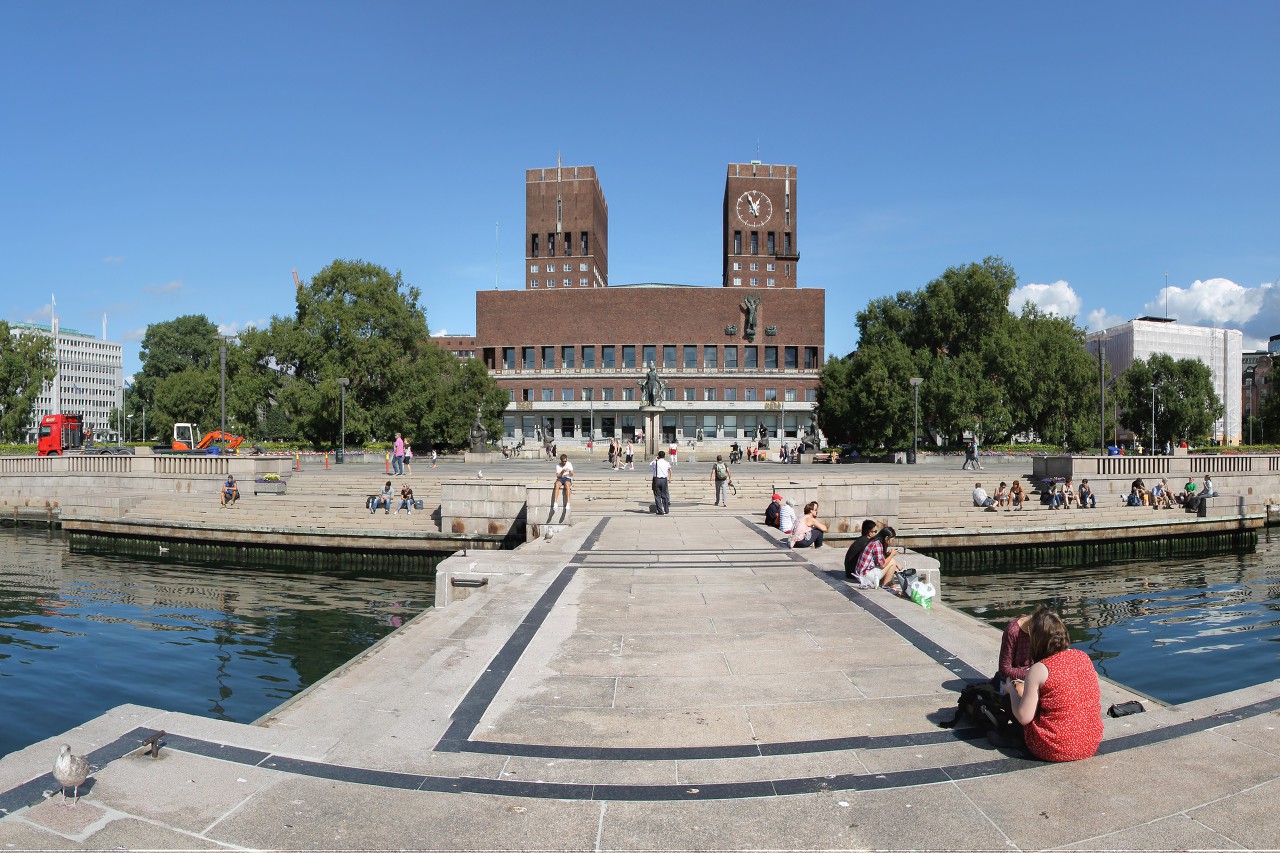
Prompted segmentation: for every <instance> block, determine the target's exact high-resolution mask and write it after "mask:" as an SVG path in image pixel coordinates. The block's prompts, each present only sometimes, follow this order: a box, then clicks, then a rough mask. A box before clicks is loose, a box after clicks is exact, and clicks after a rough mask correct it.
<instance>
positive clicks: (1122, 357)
mask: <svg viewBox="0 0 1280 853" xmlns="http://www.w3.org/2000/svg"><path fill="white" fill-rule="evenodd" d="M1099 344H1101V346H1102V348H1103V355H1104V357H1105V358H1106V360H1107V363H1108V364H1110V365H1111V375H1112V376H1119V375H1120V374H1121V373H1123V372H1124V371H1125V370H1126V369H1127V368H1128V367H1129V365H1131V364H1133V362H1134V361H1136V360H1138V359H1144V360H1145V359H1148V358H1150V357H1151V356H1153V355H1156V354H1157V353H1160V354H1163V355H1167V356H1170V357H1171V358H1174V359H1182V358H1194V359H1196V360H1197V361H1200V362H1203V363H1204V364H1206V365H1208V367H1209V372H1210V374H1211V375H1212V376H1213V388H1214V391H1216V392H1217V394H1218V399H1219V401H1220V402H1221V403H1222V405H1223V408H1224V414H1223V416H1222V417H1221V418H1219V419H1218V420H1217V421H1215V422H1214V425H1213V437H1214V438H1215V439H1216V440H1218V441H1220V442H1222V443H1224V444H1239V443H1240V433H1241V429H1242V424H1243V420H1244V419H1243V418H1242V417H1241V415H1242V412H1241V401H1240V383H1241V381H1242V375H1241V371H1242V369H1243V368H1242V363H1241V359H1242V356H1243V352H1244V334H1243V333H1242V332H1241V331H1239V330H1238V329H1215V328H1210V327H1208V326H1184V325H1182V324H1181V323H1178V322H1177V321H1176V320H1166V319H1164V318H1163V317H1139V318H1138V319H1136V320H1130V321H1129V322H1128V323H1123V324H1121V325H1119V326H1113V327H1112V328H1110V329H1104V330H1102V331H1101V332H1093V333H1091V334H1090V335H1088V337H1086V338H1085V347H1086V348H1087V349H1088V350H1089V352H1090V353H1092V354H1093V355H1094V357H1095V358H1096V357H1097V353H1098V346H1099Z"/></svg>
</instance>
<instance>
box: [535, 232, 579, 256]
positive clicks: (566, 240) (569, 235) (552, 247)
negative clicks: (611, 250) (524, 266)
mask: <svg viewBox="0 0 1280 853" xmlns="http://www.w3.org/2000/svg"><path fill="white" fill-rule="evenodd" d="M580 233H581V235H582V237H581V242H580V243H579V244H578V246H579V250H578V254H579V255H582V256H584V257H585V256H587V255H589V254H591V251H590V249H591V242H590V239H589V238H588V236H587V232H586V231H582V232H580ZM541 236H542V235H541V234H530V235H529V257H531V258H536V257H538V253H539V251H540V248H539V245H538V238H539V237H541ZM557 236H559V237H561V239H560V241H559V243H560V246H561V251H562V252H564V256H565V257H566V258H567V257H569V256H570V255H572V254H573V232H572V231H568V232H565V233H563V234H561V235H557V234H555V233H554V232H552V233H550V234H548V235H547V257H548V258H554V257H555V256H556V237H557Z"/></svg>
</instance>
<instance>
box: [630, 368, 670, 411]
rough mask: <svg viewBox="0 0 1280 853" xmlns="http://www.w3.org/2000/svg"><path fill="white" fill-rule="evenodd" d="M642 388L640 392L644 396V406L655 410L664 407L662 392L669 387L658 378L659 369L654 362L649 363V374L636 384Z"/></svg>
mask: <svg viewBox="0 0 1280 853" xmlns="http://www.w3.org/2000/svg"><path fill="white" fill-rule="evenodd" d="M636 384H637V385H639V386H640V392H641V394H642V395H643V400H644V405H646V406H652V407H655V408H658V407H661V406H662V392H663V389H665V388H666V387H667V383H666V382H663V381H662V378H661V377H660V376H658V368H657V366H656V365H655V364H654V362H652V361H651V362H649V372H648V373H646V374H645V375H644V379H641V380H639V381H638V382H636Z"/></svg>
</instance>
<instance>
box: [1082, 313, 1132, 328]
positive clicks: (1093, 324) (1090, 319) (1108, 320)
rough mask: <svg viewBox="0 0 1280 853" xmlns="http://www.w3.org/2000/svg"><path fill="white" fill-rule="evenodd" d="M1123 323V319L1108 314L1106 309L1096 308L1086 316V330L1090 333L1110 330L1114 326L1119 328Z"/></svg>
mask: <svg viewBox="0 0 1280 853" xmlns="http://www.w3.org/2000/svg"><path fill="white" fill-rule="evenodd" d="M1123 322H1124V318H1123V317H1117V316H1116V315H1115V314H1108V313H1107V309H1106V308H1095V309H1093V310H1092V311H1090V312H1089V313H1088V315H1086V317H1085V328H1087V329H1088V330H1089V331H1090V332H1100V331H1102V330H1103V329H1110V328H1111V327H1112V326H1119V325H1120V324H1121V323H1123Z"/></svg>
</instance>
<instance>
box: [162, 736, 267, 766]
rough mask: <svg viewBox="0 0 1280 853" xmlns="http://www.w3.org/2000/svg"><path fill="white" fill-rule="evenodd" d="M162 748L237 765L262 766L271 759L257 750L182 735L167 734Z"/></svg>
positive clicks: (163, 738)
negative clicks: (170, 748) (178, 750)
mask: <svg viewBox="0 0 1280 853" xmlns="http://www.w3.org/2000/svg"><path fill="white" fill-rule="evenodd" d="M160 746H161V748H163V747H166V746H167V747H172V748H174V749H180V750H182V751H183V752H189V753H191V754H192V755H203V756H204V757H205V758H217V759H219V760H221V761H232V762H235V763H236V764H261V763H262V762H264V761H266V760H267V759H268V758H270V757H271V753H269V752H262V751H261V750H256V749H245V748H243V747H239V746H228V745H226V744H223V743H210V742H209V741H205V740H195V739H193V738H189V737H183V736H182V735H170V734H166V735H165V736H164V737H162V738H161V739H160Z"/></svg>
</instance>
